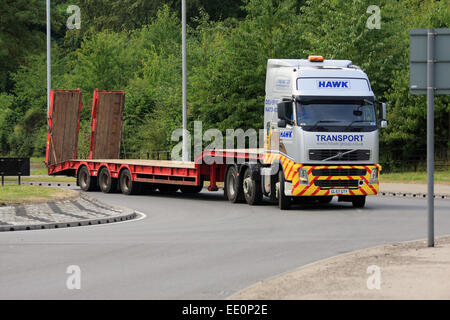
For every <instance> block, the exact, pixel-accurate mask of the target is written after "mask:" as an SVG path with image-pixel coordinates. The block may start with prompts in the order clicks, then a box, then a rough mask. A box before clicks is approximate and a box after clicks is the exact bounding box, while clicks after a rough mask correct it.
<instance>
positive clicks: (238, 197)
mask: <svg viewBox="0 0 450 320" xmlns="http://www.w3.org/2000/svg"><path fill="white" fill-rule="evenodd" d="M225 192H226V195H227V198H228V200H229V201H230V202H232V203H238V202H242V201H243V200H244V192H243V190H242V184H241V183H240V181H239V176H238V171H237V168H236V167H235V166H230V167H229V168H228V170H227V175H226V178H225Z"/></svg>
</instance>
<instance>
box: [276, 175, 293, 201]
mask: <svg viewBox="0 0 450 320" xmlns="http://www.w3.org/2000/svg"><path fill="white" fill-rule="evenodd" d="M278 181H279V182H280V186H279V188H278V207H279V208H280V210H289V208H290V207H291V197H289V196H286V195H285V193H284V181H285V180H284V172H283V170H282V169H280V171H279V172H278Z"/></svg>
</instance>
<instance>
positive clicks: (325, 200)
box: [318, 196, 333, 203]
mask: <svg viewBox="0 0 450 320" xmlns="http://www.w3.org/2000/svg"><path fill="white" fill-rule="evenodd" d="M318 200H319V203H330V202H331V200H333V196H322V197H319V199H318Z"/></svg>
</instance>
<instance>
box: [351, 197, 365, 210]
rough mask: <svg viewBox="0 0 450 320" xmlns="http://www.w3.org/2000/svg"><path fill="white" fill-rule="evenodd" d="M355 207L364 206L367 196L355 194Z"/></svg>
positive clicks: (353, 201)
mask: <svg viewBox="0 0 450 320" xmlns="http://www.w3.org/2000/svg"><path fill="white" fill-rule="evenodd" d="M352 204H353V208H364V205H365V204H366V196H354V197H353V199H352Z"/></svg>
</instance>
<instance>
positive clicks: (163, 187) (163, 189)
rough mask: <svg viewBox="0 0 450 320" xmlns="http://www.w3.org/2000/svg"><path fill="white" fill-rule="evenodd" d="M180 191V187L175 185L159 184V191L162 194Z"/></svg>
mask: <svg viewBox="0 0 450 320" xmlns="http://www.w3.org/2000/svg"><path fill="white" fill-rule="evenodd" d="M178 189H180V187H179V186H177V185H174V184H158V190H159V192H160V193H162V194H171V193H175V192H177V191H178Z"/></svg>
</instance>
